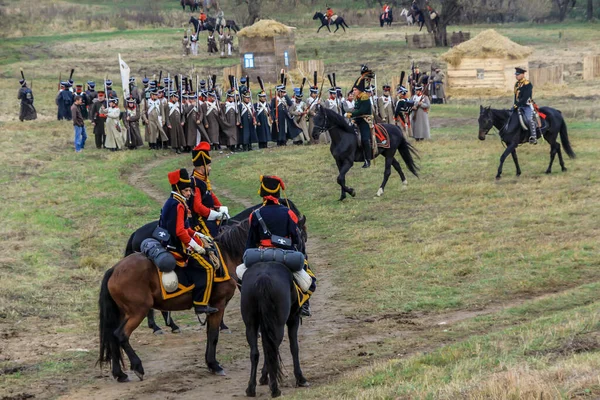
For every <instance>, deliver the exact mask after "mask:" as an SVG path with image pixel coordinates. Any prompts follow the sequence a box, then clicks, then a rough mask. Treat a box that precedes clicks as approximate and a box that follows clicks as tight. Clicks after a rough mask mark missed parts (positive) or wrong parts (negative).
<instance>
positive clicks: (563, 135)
mask: <svg viewBox="0 0 600 400" xmlns="http://www.w3.org/2000/svg"><path fill="white" fill-rule="evenodd" d="M560 142H561V143H562V147H563V149H565V152H566V153H567V155H568V156H569V158H575V152H574V151H573V148H572V147H571V142H569V135H568V134H567V123H566V122H565V120H564V119H563V120H562V125H561V126H560Z"/></svg>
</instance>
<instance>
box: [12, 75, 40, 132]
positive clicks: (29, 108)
mask: <svg viewBox="0 0 600 400" xmlns="http://www.w3.org/2000/svg"><path fill="white" fill-rule="evenodd" d="M19 83H20V84H21V88H19V92H18V93H17V99H18V100H20V101H21V111H20V112H19V120H20V121H21V122H23V121H31V120H34V119H37V111H36V110H35V107H34V106H33V92H32V91H31V89H30V88H28V87H27V81H26V80H25V78H23V79H20V80H19Z"/></svg>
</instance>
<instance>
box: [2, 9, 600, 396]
mask: <svg viewBox="0 0 600 400" xmlns="http://www.w3.org/2000/svg"><path fill="white" fill-rule="evenodd" d="M5 3H6V5H5V6H4V7H8V8H9V9H14V8H15V7H16V6H15V5H14V3H13V2H10V1H8V2H5ZM41 3H42V7H41V9H42V10H44V9H46V10H48V9H47V8H44V7H50V8H52V7H54V8H52V9H57V10H59V11H60V12H63V11H64V9H63V8H62V7H75V8H76V9H75V11H74V16H73V18H75V16H79V15H80V13H82V12H84V11H85V12H88V11H89V12H91V11H93V12H94V17H91V18H92V20H91V21H90V23H89V24H88V25H87V26H85V25H81V26H79V25H76V24H73V23H72V22H73V21H71V25H70V26H71V27H74V28H73V29H69V30H67V29H64V30H63V28H61V27H60V26H58V25H60V24H59V22H60V18H59V17H56V18H55V19H54V21H55V22H56V21H58V22H56V26H55V25H47V28H46V30H42V29H37V28H36V29H32V30H25V31H22V32H21V33H20V34H19V33H18V32H14V29H17V28H16V25H8V26H7V25H4V24H3V25H2V26H3V29H4V28H5V27H8V29H13V32H12V34H11V35H10V36H11V37H10V38H4V39H3V40H2V43H1V44H0V65H2V71H1V72H0V93H1V94H2V96H0V106H1V107H2V109H3V113H1V114H0V130H1V132H2V136H3V139H4V140H3V146H2V147H1V148H0V163H1V165H2V168H0V183H1V184H2V187H3V192H2V201H1V202H0V213H1V215H3V216H4V218H3V219H2V221H3V224H2V227H0V234H2V235H3V237H4V238H5V240H4V243H5V245H4V246H3V247H2V249H1V250H0V337H2V339H3V340H2V342H1V343H0V375H1V376H2V379H0V397H1V396H7V398H9V399H10V398H18V397H17V396H18V395H19V394H21V393H33V394H36V395H37V396H38V397H40V398H45V397H56V396H58V395H60V394H62V393H66V392H69V391H70V390H72V389H73V388H77V387H80V386H81V385H85V384H88V383H90V382H93V381H94V379H95V378H97V375H98V372H97V371H98V370H97V369H95V368H94V360H95V349H96V346H97V343H96V338H95V337H96V319H97V315H96V312H97V310H96V301H97V291H98V287H99V281H100V278H101V276H102V274H103V272H104V271H105V270H106V269H107V268H108V267H110V266H111V265H112V264H114V263H115V262H116V261H117V260H118V259H119V258H120V256H121V254H122V251H123V248H124V244H125V241H126V239H127V236H128V235H129V234H130V233H131V231H132V230H134V229H135V228H137V227H138V226H140V225H142V224H143V223H145V222H147V221H149V220H152V219H155V218H156V217H157V216H158V215H159V212H160V204H157V203H156V202H155V201H154V200H152V199H150V198H149V197H148V196H147V195H146V194H144V193H143V192H142V191H141V190H140V189H139V188H138V187H132V186H131V185H130V184H128V180H127V177H128V176H129V175H130V174H131V173H132V172H133V171H137V170H139V169H140V168H144V166H146V165H148V163H151V162H155V161H157V160H158V161H157V164H156V165H157V166H156V168H154V169H153V170H152V171H150V174H149V178H148V180H147V181H144V182H140V183H139V185H145V184H149V183H148V182H150V184H152V185H154V186H156V187H158V188H159V189H160V190H163V191H164V192H165V196H166V193H167V190H168V187H167V186H168V185H167V184H166V179H165V176H166V172H167V171H169V170H172V169H174V168H180V167H182V166H189V165H190V163H189V159H188V156H187V155H185V156H180V157H175V156H174V155H170V154H169V153H166V152H165V153H155V152H149V151H147V150H138V151H134V152H119V153H107V152H103V151H96V150H95V149H91V148H90V147H93V135H92V132H91V126H88V135H89V139H88V140H89V142H88V146H87V148H86V151H85V152H84V153H83V154H79V155H76V154H75V153H74V152H73V150H72V140H73V139H72V137H73V132H72V126H71V124H70V123H68V122H57V121H54V119H55V117H54V115H55V112H56V108H55V105H54V96H55V88H56V83H57V81H58V76H59V74H62V77H63V79H64V77H66V76H67V75H68V71H69V70H70V68H72V67H75V68H76V73H75V78H76V81H78V82H82V81H85V80H88V79H94V80H96V81H97V82H99V81H101V80H102V78H103V77H104V76H105V75H106V74H107V73H108V74H109V76H110V77H111V78H112V79H113V80H115V81H117V80H118V70H117V62H116V60H117V53H121V54H122V55H123V57H124V58H125V59H126V61H127V62H128V63H129V65H130V67H131V68H132V71H133V73H134V74H135V75H136V76H138V77H140V76H142V75H143V74H144V73H147V74H148V75H151V74H154V73H157V72H158V71H159V70H163V71H167V70H168V71H171V72H173V73H174V72H180V71H181V72H185V71H189V70H190V69H192V68H196V69H197V70H198V71H200V73H202V74H204V73H208V71H209V68H212V70H213V71H214V68H218V67H222V66H226V65H229V64H232V63H234V62H236V60H231V59H230V60H227V59H225V60H222V59H219V58H210V57H199V58H198V59H196V60H190V59H184V58H183V57H182V56H181V55H180V53H179V51H180V50H179V49H180V43H179V40H180V36H181V34H182V32H183V26H184V25H185V22H187V18H186V17H188V16H189V13H181V12H180V11H179V10H177V8H176V7H172V4H171V3H175V2H168V3H167V2H162V1H161V2H156V4H155V5H154V7H157V9H158V11H159V13H160V15H162V16H163V17H164V18H166V21H171V22H165V23H161V24H159V25H160V28H152V25H151V24H150V25H144V24H145V23H140V24H137V25H135V26H134V25H132V26H131V27H129V26H126V27H125V28H126V29H122V30H119V27H117V26H115V25H109V26H107V29H100V28H97V26H96V25H94V24H100V23H101V22H102V21H103V18H104V19H106V18H107V15H108V14H110V15H113V13H116V12H124V11H123V10H126V9H129V8H130V7H134V2H131V1H122V2H119V1H115V2H110V4H108V3H95V2H91V1H85V2H59V1H57V2H41ZM135 4H137V3H135ZM27 7H29V6H27ZM356 7H358V2H353V3H352V4H351V5H349V6H348V8H356ZM59 11H57V13H59ZM31 12H32V13H33V14H31V15H32V16H31V18H35V16H36V15H37V14H35V12H34V11H33V10H32V11H31ZM308 13H309V10H308V9H307V10H305V12H304V14H302V18H300V20H301V21H304V20H306V22H307V23H308V24H309V25H307V26H306V27H304V26H299V29H298V31H297V33H296V37H297V50H298V55H299V57H300V58H301V59H314V58H323V59H324V60H325V63H326V65H327V67H328V70H331V71H336V73H337V75H338V76H339V77H340V81H341V83H342V85H346V86H348V85H349V84H350V83H351V81H352V80H353V79H354V78H355V75H356V72H357V70H358V68H359V65H360V64H361V63H362V62H364V61H366V62H368V63H369V65H370V66H371V67H372V68H374V69H376V70H377V71H381V73H380V75H379V77H380V79H381V80H382V82H381V83H383V81H384V80H386V79H387V80H389V79H391V76H392V75H397V74H399V70H400V69H406V68H408V66H409V65H410V61H411V60H413V59H414V60H416V61H417V62H420V63H422V65H424V66H427V65H428V63H430V62H431V61H432V60H435V59H436V58H437V57H438V56H439V54H440V53H441V52H443V51H445V50H443V49H441V50H440V49H430V50H418V51H408V49H407V48H406V45H405V41H404V35H405V33H406V32H407V30H406V28H399V27H397V28H394V29H393V30H380V29H378V28H377V29H374V28H370V27H362V28H358V27H357V28H354V27H353V28H352V29H351V30H350V31H349V32H348V34H346V35H345V36H342V35H319V36H317V35H316V34H315V33H314V32H315V30H316V29H315V28H314V26H313V24H312V21H310V16H309V15H308ZM49 15H50V14H49ZM9 17H10V15H9ZM2 18H6V14H2ZM19 18H21V17H19ZM77 18H79V17H77ZM168 18H172V19H168ZM109 19H110V18H109ZM184 19H185V21H184ZM81 20H82V21H84V22H86V21H85V18H82V19H81ZM2 21H7V19H3V20H2ZM19 21H21V20H19V19H18V18H17V17H15V24H25V23H26V21H21V22H19ZM40 21H42V22H43V21H44V19H43V18H42V19H40ZM66 22H67V23H68V22H69V21H66ZM286 22H288V21H286ZM27 23H31V24H32V22H31V21H30V22H27ZM24 26H28V25H27V24H25V25H24ZM11 27H12V28H11ZM133 28H135V29H133ZM485 28H487V26H469V27H456V29H455V30H458V29H462V30H469V31H471V32H472V33H476V32H478V31H480V30H482V29H485ZM497 29H498V30H499V32H501V33H502V34H506V35H507V36H509V37H510V38H511V39H513V40H517V41H519V43H521V44H525V45H529V46H533V47H534V48H535V52H534V55H533V56H532V60H533V61H539V62H546V63H549V64H551V63H554V62H556V61H558V60H560V61H561V62H565V63H566V64H567V70H568V71H570V72H569V73H568V74H567V76H566V84H565V86H563V87H558V88H557V87H554V88H551V87H549V88H539V89H540V90H539V91H536V93H538V96H537V99H538V103H540V104H550V105H553V106H555V107H556V108H559V109H560V110H561V111H562V112H563V114H564V115H565V117H566V118H567V122H568V125H569V135H570V139H571V143H572V144H573V147H574V150H575V152H576V153H577V159H575V160H566V163H567V168H568V169H569V170H568V172H566V173H561V172H560V167H559V166H558V164H555V167H554V173H553V174H552V175H549V176H547V175H545V174H543V171H544V170H545V169H546V166H547V163H548V160H549V157H548V152H549V148H548V146H547V144H546V143H543V142H542V143H541V144H539V145H538V146H524V147H521V148H520V149H519V157H520V162H521V167H522V170H523V175H522V176H521V177H520V178H515V177H514V167H513V165H512V162H511V161H510V160H508V161H507V163H506V165H505V172H504V178H503V180H502V181H500V182H498V183H496V182H495V181H494V180H493V177H494V175H495V170H496V167H497V163H498V158H499V156H500V153H501V151H502V146H501V144H500V143H499V139H498V137H497V136H496V135H490V136H489V137H488V139H487V140H486V141H485V142H480V141H479V140H477V139H476V135H477V126H476V124H477V122H476V118H477V113H478V109H479V104H485V105H488V104H492V105H494V106H498V107H504V106H507V105H508V104H509V103H510V98H508V97H503V98H499V97H493V98H490V97H486V96H485V95H481V96H478V97H472V96H471V97H466V96H463V95H459V94H456V95H454V97H453V98H452V99H451V101H450V103H449V104H447V105H445V106H439V107H435V108H434V109H433V110H432V113H431V117H432V118H433V119H432V123H433V126H434V129H433V131H432V136H433V140H432V141H430V142H425V143H418V144H416V147H417V149H418V151H419V153H420V155H421V160H420V166H421V175H420V178H419V179H417V178H415V177H412V176H409V177H408V180H409V186H408V188H406V189H403V188H402V187H401V184H400V180H399V178H398V177H397V175H392V177H391V178H390V181H389V183H388V186H387V189H386V192H385V194H384V196H383V197H382V198H374V194H375V192H376V191H377V188H378V187H379V184H380V182H381V179H382V170H383V162H382V161H380V160H377V161H376V162H375V166H374V168H371V169H369V170H362V169H360V168H358V166H357V167H355V168H354V169H353V170H352V171H351V172H350V173H349V175H348V177H347V178H348V183H349V184H350V185H351V186H352V187H354V188H355V189H356V190H357V193H358V194H357V197H356V198H354V199H348V200H347V201H346V202H344V203H340V202H338V201H337V198H338V196H339V190H338V186H337V185H336V183H335V176H336V169H335V165H334V163H333V159H332V158H331V156H330V154H329V151H328V148H327V147H326V146H307V147H303V148H301V149H300V148H297V147H289V148H285V149H269V150H267V151H264V152H258V151H256V152H253V153H251V154H238V155H235V156H231V157H229V158H225V157H216V159H215V162H214V169H213V181H214V183H215V186H216V187H217V188H218V189H222V190H225V191H227V192H228V193H231V195H232V196H233V197H235V198H237V199H245V200H246V201H248V200H252V201H256V202H258V201H259V198H258V196H257V194H256V190H257V184H258V176H259V175H260V174H277V175H279V176H281V177H282V178H283V179H284V180H285V181H286V183H287V184H288V186H289V191H288V196H289V197H290V198H293V200H294V201H295V202H296V203H297V204H298V205H299V207H300V208H301V210H302V211H303V212H304V213H305V214H306V215H307V218H308V227H309V232H310V236H311V240H315V241H317V240H318V241H319V242H320V243H323V246H322V247H323V248H324V252H325V254H324V257H325V258H326V261H327V262H326V263H324V265H323V266H321V271H317V273H319V272H320V273H321V274H324V273H325V272H327V273H328V274H329V275H328V276H331V277H332V278H331V284H332V285H334V287H336V288H337V289H338V290H339V294H338V295H336V297H335V300H337V301H339V302H340V303H342V304H345V305H348V306H347V307H345V308H344V313H345V316H346V317H348V318H355V319H356V320H357V321H362V320H370V319H375V320H377V321H379V320H381V319H383V320H386V321H387V320H389V321H392V322H389V325H386V327H388V328H390V329H396V330H398V331H400V332H403V330H404V329H406V327H405V325H403V323H401V322H398V323H396V322H393V321H395V320H396V319H397V318H396V317H402V316H408V318H409V319H411V320H412V321H414V323H415V324H417V325H416V326H417V328H415V329H417V330H416V332H417V333H416V334H412V335H409V336H406V335H402V334H400V335H390V336H389V337H385V338H382V339H381V340H380V341H377V343H375V342H373V343H371V342H369V341H365V344H364V349H362V350H361V352H362V351H364V352H365V353H367V354H373V356H367V357H364V356H362V355H360V354H358V351H356V352H354V351H351V352H344V353H340V354H339V355H337V357H336V358H337V360H335V361H336V362H337V363H339V364H340V365H342V366H346V367H345V368H342V369H341V370H343V371H347V370H352V372H348V373H346V374H344V375H343V376H341V377H338V376H337V375H335V376H333V375H332V377H331V379H329V380H322V381H320V382H319V385H318V387H316V388H313V389H310V390H308V391H302V392H299V393H297V394H296V396H297V397H303V398H365V399H366V398H369V399H370V398H448V399H450V398H473V399H484V398H498V399H504V398H514V399H516V398H532V399H533V398H536V399H539V398H540V396H543V398H574V397H587V398H597V397H598V396H600V386H599V385H598V373H597V371H598V365H599V364H600V357H599V355H598V354H599V353H598V348H599V346H600V345H599V342H598V331H599V328H600V325H599V322H598V317H597V308H598V304H599V301H600V299H599V298H598V294H597V293H598V282H599V277H600V272H598V271H599V268H598V266H599V264H600V262H599V261H598V254H599V251H600V249H599V247H598V246H599V245H598V239H599V238H600V231H599V227H598V223H597V221H598V220H599V219H600V211H598V207H597V205H596V203H597V202H596V199H597V198H598V196H599V195H600V189H599V188H600V185H599V178H598V176H599V172H600V171H599V169H600V167H599V166H598V163H597V158H598V157H597V153H598V150H600V142H599V137H598V131H599V129H600V122H599V121H598V113H597V111H596V110H595V108H594V102H596V101H597V99H598V93H599V92H598V88H599V87H600V86H599V85H598V82H597V81H595V82H594V81H592V82H584V81H582V80H581V79H579V78H580V74H581V65H579V64H578V63H579V62H580V60H581V54H587V53H592V52H597V51H598V50H599V48H598V46H599V45H598V43H599V42H600V41H599V40H597V39H600V36H599V34H598V30H597V28H596V26H595V25H594V24H573V23H571V24H565V25H540V26H535V27H532V26H530V25H528V24H515V25H503V26H498V27H497ZM90 30H91V31H90ZM96 30H101V31H100V32H96ZM69 31H71V32H69ZM3 32H5V31H3ZM558 32H561V34H560V40H559V36H558V35H559V33H558ZM21 36H24V37H21ZM357 43H360V44H361V49H362V50H361V52H362V53H361V59H360V60H359V59H356V57H349V56H348V55H349V54H353V53H352V52H353V51H355V49H356V45H357ZM19 67H23V68H24V70H25V72H26V74H27V76H28V79H29V80H31V78H33V81H34V87H33V90H34V95H35V98H36V107H37V109H38V114H39V116H40V118H39V120H38V121H35V122H30V123H21V122H18V121H17V115H18V104H17V102H16V91H17V89H18V85H17V79H18V75H19V72H18V71H19ZM425 68H426V67H425ZM221 197H224V200H225V201H227V203H228V205H230V206H231V208H232V211H233V212H237V211H239V210H241V209H242V208H243V207H242V205H241V204H240V202H237V203H236V202H232V201H231V200H228V199H227V198H226V196H221ZM325 266H326V268H327V269H328V271H323V268H325ZM318 295H319V293H317V296H318ZM179 318H182V319H183V322H184V323H186V324H192V323H193V318H192V317H191V316H185V317H184V316H178V319H179ZM434 319H435V321H436V324H433V325H432V324H430V323H428V322H431V321H433V320H434ZM437 321H444V322H448V324H441V325H438V324H437ZM323 323H325V324H326V323H327V321H323ZM419 326H422V328H419ZM354 329H355V330H356V331H359V330H360V329H361V325H358V326H357V327H356V328H354ZM419 329H420V330H419ZM143 340H145V339H143ZM307 351H309V350H308V349H307ZM147 352H148V353H151V352H152V350H147ZM243 353H244V356H245V354H246V353H245V349H244V350H243ZM236 357H238V358H239V357H241V356H240V355H239V352H238V353H235V352H234V351H233V350H229V351H225V352H224V355H223V359H224V360H234V359H235V358H236ZM336 365H337V364H336ZM359 367H361V368H359ZM307 372H308V373H309V374H311V373H316V371H310V370H309V371H307Z"/></svg>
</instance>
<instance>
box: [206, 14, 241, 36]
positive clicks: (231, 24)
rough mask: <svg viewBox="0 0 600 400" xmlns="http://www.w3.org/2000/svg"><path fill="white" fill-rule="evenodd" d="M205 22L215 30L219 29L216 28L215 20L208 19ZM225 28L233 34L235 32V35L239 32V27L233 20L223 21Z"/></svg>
mask: <svg viewBox="0 0 600 400" xmlns="http://www.w3.org/2000/svg"><path fill="white" fill-rule="evenodd" d="M206 22H208V24H209V25H212V26H214V27H216V28H219V27H218V26H217V19H216V18H213V17H208V18H207V19H206ZM225 28H226V29H231V30H232V31H234V32H236V33H237V32H238V31H239V30H240V27H239V26H238V25H237V24H236V23H235V21H234V20H232V19H226V20H225ZM219 29H220V28H219Z"/></svg>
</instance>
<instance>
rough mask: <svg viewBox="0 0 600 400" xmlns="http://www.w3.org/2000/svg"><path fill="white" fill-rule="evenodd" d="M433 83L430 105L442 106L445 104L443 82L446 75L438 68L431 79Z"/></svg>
mask: <svg viewBox="0 0 600 400" xmlns="http://www.w3.org/2000/svg"><path fill="white" fill-rule="evenodd" d="M431 79H432V81H433V93H432V98H433V100H432V103H434V104H443V103H445V102H446V91H445V90H444V80H445V79H446V75H444V72H443V71H442V70H441V69H440V68H436V69H435V73H434V74H433V76H432V77H431Z"/></svg>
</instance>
